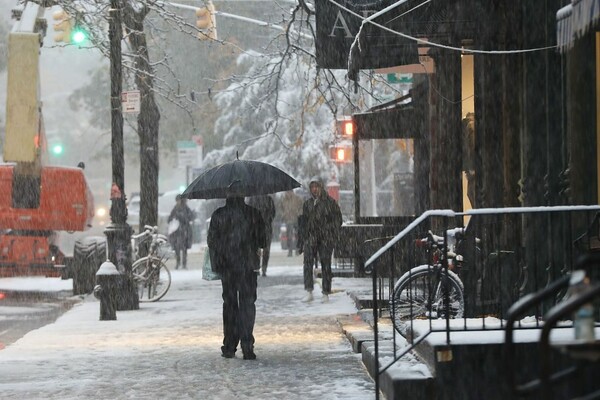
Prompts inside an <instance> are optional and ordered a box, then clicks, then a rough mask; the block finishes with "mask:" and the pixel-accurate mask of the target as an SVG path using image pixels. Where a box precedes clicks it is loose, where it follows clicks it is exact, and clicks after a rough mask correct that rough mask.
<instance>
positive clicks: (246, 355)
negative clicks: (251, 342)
mask: <svg viewBox="0 0 600 400" xmlns="http://www.w3.org/2000/svg"><path fill="white" fill-rule="evenodd" d="M244 360H256V354H254V352H253V351H252V350H249V351H246V352H245V353H244Z"/></svg>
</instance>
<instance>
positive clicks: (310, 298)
mask: <svg viewBox="0 0 600 400" xmlns="http://www.w3.org/2000/svg"><path fill="white" fill-rule="evenodd" d="M313 300H314V297H313V294H312V290H309V291H308V293H307V294H306V296H304V297H303V298H302V301H303V302H304V303H309V302H311V301H313Z"/></svg>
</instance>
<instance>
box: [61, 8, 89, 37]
mask: <svg viewBox="0 0 600 400" xmlns="http://www.w3.org/2000/svg"><path fill="white" fill-rule="evenodd" d="M52 18H53V19H54V20H55V21H58V22H57V23H55V24H54V30H55V31H56V35H54V41H55V42H64V43H73V44H82V43H84V42H85V41H86V40H87V38H88V34H87V31H86V30H85V29H83V27H81V26H80V25H79V24H77V22H76V18H74V17H72V16H71V15H69V14H67V13H66V12H65V11H64V10H60V11H56V12H55V13H54V14H52Z"/></svg>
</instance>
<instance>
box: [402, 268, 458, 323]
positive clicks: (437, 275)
mask: <svg viewBox="0 0 600 400" xmlns="http://www.w3.org/2000/svg"><path fill="white" fill-rule="evenodd" d="M446 288H447V290H448V296H449V302H450V304H449V306H450V307H449V310H450V317H451V318H461V317H462V316H463V312H464V309H465V304H464V296H463V292H464V288H463V284H462V282H461V280H460V278H459V277H458V276H457V275H456V274H455V273H454V272H452V271H448V275H447V276H446V271H444V270H440V269H439V268H436V267H432V266H430V265H420V266H418V267H415V268H413V269H412V270H410V271H408V272H407V273H405V274H404V275H402V277H401V278H400V279H399V280H398V282H396V285H395V286H394V293H393V297H392V304H391V317H392V322H393V324H394V327H395V328H396V329H398V330H399V328H400V326H401V325H402V321H406V320H408V319H411V318H412V319H423V318H432V319H434V318H442V317H443V316H444V315H445V313H446V304H445V302H444V300H445V296H444V294H445V291H446Z"/></svg>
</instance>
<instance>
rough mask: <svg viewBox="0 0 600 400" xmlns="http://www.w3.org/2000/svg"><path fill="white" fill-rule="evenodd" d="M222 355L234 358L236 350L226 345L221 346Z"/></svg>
mask: <svg viewBox="0 0 600 400" xmlns="http://www.w3.org/2000/svg"><path fill="white" fill-rule="evenodd" d="M221 357H225V358H233V357H235V350H229V349H226V348H225V347H221Z"/></svg>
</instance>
